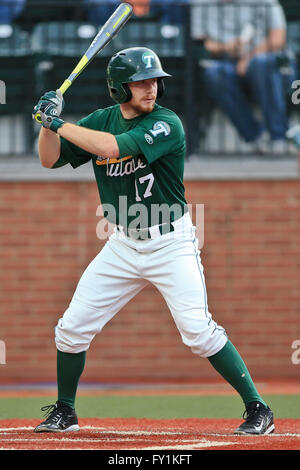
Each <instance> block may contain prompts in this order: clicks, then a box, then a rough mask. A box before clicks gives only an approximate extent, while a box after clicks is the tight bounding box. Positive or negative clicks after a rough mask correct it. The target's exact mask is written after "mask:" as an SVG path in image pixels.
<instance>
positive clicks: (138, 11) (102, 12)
mask: <svg viewBox="0 0 300 470" xmlns="http://www.w3.org/2000/svg"><path fill="white" fill-rule="evenodd" d="M83 3H84V6H85V11H86V15H87V18H88V20H89V21H91V22H93V23H95V24H99V25H101V24H104V23H105V22H106V21H107V19H108V18H109V17H110V16H111V15H112V14H113V12H114V10H115V9H116V8H117V7H118V5H119V4H120V3H121V1H120V0H83ZM128 3H130V4H131V5H132V6H133V11H134V15H135V16H146V15H148V14H149V12H150V0H130V1H128Z"/></svg>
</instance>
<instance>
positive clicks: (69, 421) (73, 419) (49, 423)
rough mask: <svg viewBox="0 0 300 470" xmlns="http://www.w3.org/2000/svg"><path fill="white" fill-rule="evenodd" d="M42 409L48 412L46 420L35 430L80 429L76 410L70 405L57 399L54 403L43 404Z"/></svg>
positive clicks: (60, 430) (64, 430) (61, 430)
mask: <svg viewBox="0 0 300 470" xmlns="http://www.w3.org/2000/svg"><path fill="white" fill-rule="evenodd" d="M41 410H42V411H45V412H46V420H45V421H43V422H42V423H41V424H39V425H38V426H37V427H36V428H35V430H34V432H66V431H68V432H70V431H79V426H78V419H77V415H76V412H75V410H74V409H73V408H71V407H70V406H68V405H65V404H64V403H61V402H59V401H57V402H56V403H55V404H54V405H48V406H43V407H42V408H41Z"/></svg>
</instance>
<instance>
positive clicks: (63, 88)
mask: <svg viewBox="0 0 300 470" xmlns="http://www.w3.org/2000/svg"><path fill="white" fill-rule="evenodd" d="M71 84H72V82H71V81H70V80H65V81H64V83H63V84H62V85H61V86H60V87H59V90H60V91H61V93H62V95H63V94H64V93H65V91H67V89H68V88H69V86H70V85H71ZM34 119H35V120H36V121H37V122H38V123H39V124H41V123H42V122H43V121H42V118H41V115H40V113H36V114H35V115H34Z"/></svg>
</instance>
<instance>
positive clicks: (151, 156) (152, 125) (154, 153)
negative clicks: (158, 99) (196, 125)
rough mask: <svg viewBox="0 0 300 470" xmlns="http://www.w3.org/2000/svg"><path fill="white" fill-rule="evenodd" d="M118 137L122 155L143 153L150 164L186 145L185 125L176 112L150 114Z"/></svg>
mask: <svg viewBox="0 0 300 470" xmlns="http://www.w3.org/2000/svg"><path fill="white" fill-rule="evenodd" d="M116 139H117V143H118V146H119V151H120V157H125V156H127V155H139V154H143V155H145V157H146V159H147V161H148V163H149V164H151V163H153V162H155V160H157V159H158V158H161V157H163V156H164V155H171V154H173V153H177V151H178V150H182V149H183V148H184V145H185V136H184V130H183V126H182V123H181V121H180V119H179V118H178V116H177V115H176V114H175V113H170V114H166V115H162V116H151V117H150V116H149V118H145V119H144V120H143V121H142V122H141V123H140V124H138V126H136V127H135V128H134V129H131V130H130V131H128V132H125V133H123V134H120V135H117V136H116Z"/></svg>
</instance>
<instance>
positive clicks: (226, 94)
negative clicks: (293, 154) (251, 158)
mask: <svg viewBox="0 0 300 470" xmlns="http://www.w3.org/2000/svg"><path fill="white" fill-rule="evenodd" d="M193 3H194V5H193V7H192V10H191V27H192V36H193V39H196V40H197V39H202V40H203V44H204V48H205V50H206V51H207V53H208V57H209V60H207V61H204V67H203V83H204V87H205V90H206V92H207V94H208V95H209V97H210V98H211V99H212V100H213V101H214V102H215V103H216V104H217V105H218V106H219V107H220V108H221V109H222V110H223V112H224V113H225V114H226V115H227V117H228V118H229V119H230V120H231V122H232V123H233V124H234V126H235V127H236V129H237V131H238V132H239V134H240V136H241V137H242V138H243V139H244V141H246V142H251V143H256V145H257V148H258V150H262V151H264V150H267V149H268V148H270V149H272V151H275V152H276V151H278V152H282V151H283V150H284V149H285V134H286V131H287V128H288V116H287V106H286V101H287V94H288V92H289V90H290V87H291V84H292V82H293V80H294V79H295V77H296V73H297V72H296V70H297V66H296V61H295V59H294V58H293V57H291V55H290V54H289V52H288V51H287V50H286V19H285V15H284V12H283V9H282V7H281V5H280V4H279V3H278V1H277V0H263V1H261V2H258V1H257V0H219V2H213V3H210V4H209V2H207V1H206V2H205V1H203V0H197V2H196V1H194V2H193ZM282 62H286V64H285V65H286V67H285V73H284V74H283V73H282V70H283V68H282V67H281V66H280V65H282ZM202 63H203V61H202ZM253 102H256V103H257V104H258V105H259V107H260V111H261V119H259V118H258V117H257V116H256V115H255V113H254V112H253V108H252V103H253ZM267 140H268V141H269V142H270V143H271V144H272V145H271V146H270V147H269V142H267Z"/></svg>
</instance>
